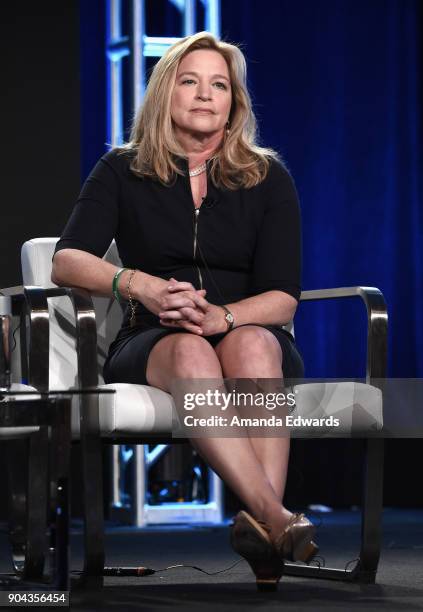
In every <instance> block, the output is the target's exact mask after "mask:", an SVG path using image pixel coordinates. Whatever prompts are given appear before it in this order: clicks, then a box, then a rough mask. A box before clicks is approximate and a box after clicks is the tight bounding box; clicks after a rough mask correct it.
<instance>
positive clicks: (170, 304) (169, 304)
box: [160, 294, 196, 310]
mask: <svg viewBox="0 0 423 612" xmlns="http://www.w3.org/2000/svg"><path fill="white" fill-rule="evenodd" d="M160 306H161V308H162V310H175V309H176V308H183V307H184V306H190V307H191V308H195V306H196V304H195V301H194V300H192V299H190V298H188V297H187V296H186V295H185V294H184V295H181V294H177V295H168V296H166V297H163V298H162V299H161V300H160Z"/></svg>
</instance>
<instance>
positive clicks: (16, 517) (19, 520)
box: [4, 439, 29, 574]
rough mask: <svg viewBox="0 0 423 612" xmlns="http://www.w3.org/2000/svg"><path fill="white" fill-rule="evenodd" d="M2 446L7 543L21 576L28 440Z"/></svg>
mask: <svg viewBox="0 0 423 612" xmlns="http://www.w3.org/2000/svg"><path fill="white" fill-rule="evenodd" d="M4 445H5V448H6V464H7V474H8V485H9V500H8V513H9V541H10V546H11V553H12V561H13V569H14V571H15V572H16V573H18V574H21V573H23V571H24V565H25V549H26V505H27V486H28V485H27V483H28V473H27V470H28V453H29V448H28V440H27V439H26V440H6V441H5V442H4Z"/></svg>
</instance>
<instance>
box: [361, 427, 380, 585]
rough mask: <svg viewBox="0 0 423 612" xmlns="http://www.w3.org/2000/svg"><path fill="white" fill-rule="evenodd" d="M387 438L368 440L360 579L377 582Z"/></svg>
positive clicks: (366, 582) (366, 443)
mask: <svg viewBox="0 0 423 612" xmlns="http://www.w3.org/2000/svg"><path fill="white" fill-rule="evenodd" d="M383 459H384V440H383V439H382V438H381V439H376V438H374V439H366V440H365V464H364V491H363V504H362V521H361V551H360V563H359V568H358V572H357V576H356V580H357V582H362V583H365V584H373V583H374V582H375V580H376V572H377V567H378V563H379V557H380V547H381V537H382V511H383Z"/></svg>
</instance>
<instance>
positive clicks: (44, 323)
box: [3, 287, 388, 587]
mask: <svg viewBox="0 0 423 612" xmlns="http://www.w3.org/2000/svg"><path fill="white" fill-rule="evenodd" d="M14 289H15V293H16V288H14ZM18 289H19V288H18ZM3 293H5V294H9V295H10V294H11V293H8V290H4V291H3ZM12 294H13V292H12ZM23 294H24V296H25V299H26V303H27V305H28V313H29V318H30V332H31V333H30V343H29V347H28V372H29V376H28V381H29V383H30V384H31V385H32V386H34V387H36V388H38V389H40V390H44V389H48V376H49V367H48V352H49V329H48V316H49V315H48V302H47V300H48V299H49V298H52V297H58V296H63V295H67V296H68V297H69V299H70V300H71V301H72V304H73V307H74V312H75V325H76V338H77V361H78V382H79V387H80V388H85V387H90V388H92V387H96V386H97V384H98V374H97V330H96V321H95V312H94V307H93V303H92V299H91V296H90V294H89V293H88V292H87V291H86V290H83V289H76V288H63V287H62V288H53V289H42V288H39V287H26V288H24V289H23ZM352 297H359V298H361V299H362V300H363V302H364V304H365V307H366V311H367V321H368V329H367V367H366V382H367V383H368V384H374V385H375V386H379V387H380V385H381V384H382V382H381V381H383V379H384V378H385V377H386V366H387V324H388V315H387V309H386V303H385V300H384V298H383V295H382V293H381V292H380V291H379V290H378V289H376V288H373V287H344V288H337V289H321V290H313V291H304V292H303V293H302V294H301V298H300V300H301V301H315V300H326V299H340V298H352ZM21 299H22V298H21ZM35 351H36V354H35ZM40 355H41V356H42V358H40ZM35 357H36V358H35ZM80 401H81V413H80V414H81V416H80V418H81V441H80V444H81V452H82V482H83V497H84V508H85V516H84V544H85V561H84V570H83V573H82V576H81V579H80V581H81V583H82V585H83V584H86V583H87V582H88V583H89V584H90V586H96V587H101V586H102V585H103V573H104V561H105V553H104V516H103V482H102V455H101V448H102V439H101V437H100V427H99V406H98V401H95V400H93V398H92V396H91V395H90V396H83V397H82V398H81V400H80ZM103 441H104V442H108V443H112V444H116V443H119V444H125V443H134V439H131V440H128V439H122V438H119V439H104V440H103ZM136 441H137V443H140V444H148V443H153V442H154V443H169V442H170V441H171V442H172V443H175V440H172V439H171V437H170V436H169V437H164V438H163V437H160V438H159V437H157V436H154V437H153V436H148V435H146V436H145V437H144V436H143V437H140V438H136ZM180 441H181V442H183V441H184V440H180ZM383 455H384V440H383V439H380V438H371V437H368V438H366V439H365V453H364V460H363V500H362V507H361V517H362V522H361V546H360V552H359V558H358V561H357V563H356V565H355V567H354V568H352V569H350V570H346V569H338V568H331V567H323V568H319V567H315V566H306V565H298V564H295V563H288V562H287V563H285V574H287V575H292V576H301V577H309V578H324V579H333V580H342V581H347V582H358V583H362V584H370V583H374V582H375V579H376V573H377V567H378V562H379V556H380V546H381V530H382V527H381V519H382V510H383ZM34 499H35V496H34ZM14 501H15V502H17V499H14ZM21 501H22V499H21ZM15 505H16V509H17V510H19V514H16V516H19V517H20V518H19V520H20V521H22V517H23V516H24V514H23V512H22V503H16V504H15ZM18 531H19V530H18ZM18 531H16V530H15V532H14V533H12V535H11V537H12V540H13V538H15V545H14V554H15V557H16V560H17V562H16V563H15V567H16V569H19V570H21V571H22V562H20V563H19V562H18V557H17V555H18V553H19V554H20V558H21V561H22V553H23V552H25V554H26V562H25V567H26V568H27V571H29V572H30V574H32V575H34V574H36V573H37V571H38V573H39V567H40V563H39V562H38V563H37V568H38V570H37V571H35V573H34V571H32V570H31V568H33V566H34V562H33V555H34V551H33V546H32V547H31V546H29V547H28V545H26V547H25V548H26V550H25V551H23V545H22V542H23V541H24V540H25V538H22V537H20V538H19V537H18ZM21 535H22V533H21ZM32 536H34V534H33V533H32V535H31V533H29V534H27V538H26V540H27V542H28V539H29V540H31V537H32ZM37 554H38V555H39V554H40V553H39V551H38V552H37Z"/></svg>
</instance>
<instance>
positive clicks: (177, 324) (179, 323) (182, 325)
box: [160, 319, 203, 335]
mask: <svg viewBox="0 0 423 612" xmlns="http://www.w3.org/2000/svg"><path fill="white" fill-rule="evenodd" d="M160 324H161V325H163V326H164V327H174V328H178V327H179V328H182V329H185V330H186V331H189V332H192V333H194V334H197V335H201V334H202V333H203V330H202V329H201V327H197V326H196V325H194V323H190V322H189V321H170V320H169V319H160Z"/></svg>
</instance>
